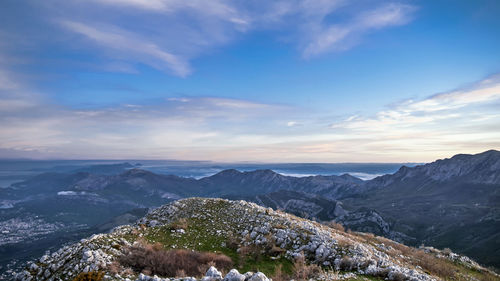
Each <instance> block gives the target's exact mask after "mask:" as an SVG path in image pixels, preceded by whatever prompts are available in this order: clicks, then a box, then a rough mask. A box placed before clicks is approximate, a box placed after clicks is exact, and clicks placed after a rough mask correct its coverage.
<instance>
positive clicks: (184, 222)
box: [170, 218, 189, 230]
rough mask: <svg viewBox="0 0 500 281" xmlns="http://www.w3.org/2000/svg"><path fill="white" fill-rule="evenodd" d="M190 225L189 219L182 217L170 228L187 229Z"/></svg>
mask: <svg viewBox="0 0 500 281" xmlns="http://www.w3.org/2000/svg"><path fill="white" fill-rule="evenodd" d="M188 227H189V223H188V220H187V219H185V218H180V219H178V220H176V221H174V222H172V223H171V224H170V229H171V230H177V229H187V228H188Z"/></svg>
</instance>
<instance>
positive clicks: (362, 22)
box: [303, 3, 416, 57]
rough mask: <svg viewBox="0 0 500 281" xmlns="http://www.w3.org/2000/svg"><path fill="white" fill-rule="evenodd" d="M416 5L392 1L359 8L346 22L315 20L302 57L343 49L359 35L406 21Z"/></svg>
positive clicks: (350, 44)
mask: <svg viewBox="0 0 500 281" xmlns="http://www.w3.org/2000/svg"><path fill="white" fill-rule="evenodd" d="M415 9H416V8H415V7H414V6H411V5H407V4H398V3H391V4H387V5H383V6H380V7H376V8H374V9H373V10H369V11H361V12H360V13H359V14H357V15H355V16H354V17H353V18H352V19H350V20H349V21H348V22H346V23H336V24H331V25H328V24H324V23H321V22H319V23H316V24H313V25H312V28H310V29H311V30H310V31H312V32H309V33H308V34H309V35H308V36H309V41H310V42H309V43H307V45H306V47H305V48H304V50H303V55H304V56H305V57H311V56H317V55H319V54H322V53H325V52H328V51H339V50H345V49H348V48H350V47H352V45H353V44H354V42H353V40H356V39H358V37H359V36H361V35H362V34H364V33H366V32H368V31H371V30H376V29H380V28H384V27H388V26H395V25H402V24H405V23H407V22H409V21H410V20H411V18H412V16H413V12H414V11H415Z"/></svg>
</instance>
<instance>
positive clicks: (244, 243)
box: [15, 198, 498, 281]
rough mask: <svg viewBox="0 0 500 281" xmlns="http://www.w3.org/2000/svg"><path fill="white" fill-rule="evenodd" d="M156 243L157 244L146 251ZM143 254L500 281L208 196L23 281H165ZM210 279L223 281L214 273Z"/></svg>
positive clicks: (335, 272) (89, 245)
mask: <svg viewBox="0 0 500 281" xmlns="http://www.w3.org/2000/svg"><path fill="white" fill-rule="evenodd" d="M152 243H157V244H156V245H155V246H144V245H148V244H149V245H151V244H152ZM141 247H143V248H141ZM140 249H143V250H141V251H142V252H141V255H142V256H141V258H144V254H147V253H156V256H168V255H169V254H171V253H178V254H179V253H183V255H184V256H185V255H190V254H189V253H190V252H179V251H177V252H175V251H173V250H174V249H189V250H195V251H197V252H191V253H198V252H200V253H204V252H214V253H218V254H219V256H213V254H212V257H217V260H218V261H221V260H223V259H222V254H224V255H226V256H227V257H229V258H230V260H226V264H227V263H230V264H232V266H234V267H235V268H237V269H238V270H241V271H243V272H245V271H261V272H264V273H265V274H267V275H268V276H271V275H273V276H275V279H280V280H286V279H290V278H295V279H296V280H303V279H309V278H313V279H321V280H338V279H344V280H347V279H352V280H364V279H363V278H367V279H369V280H382V279H384V278H386V280H439V279H441V278H454V279H455V280H498V275H495V274H493V273H491V272H489V271H488V270H486V269H484V268H482V267H480V266H479V265H477V264H476V263H474V262H473V261H471V260H470V259H468V258H466V257H461V256H458V255H456V254H453V253H449V252H447V253H444V252H440V251H437V250H435V249H432V248H426V249H420V250H417V249H413V248H409V247H406V246H403V245H401V244H398V243H395V242H392V241H390V240H388V239H385V238H380V237H374V236H373V235H368V234H362V233H346V232H343V231H341V230H337V229H334V228H331V227H328V226H325V225H322V224H319V223H316V222H312V221H309V220H305V219H302V218H298V217H295V216H293V215H290V214H287V213H282V212H277V211H273V210H272V209H270V208H263V207H260V206H258V205H256V204H253V203H247V202H245V201H228V200H223V199H203V198H190V199H183V200H179V201H175V202H173V203H171V204H168V205H164V206H162V207H160V208H158V209H155V210H153V211H151V212H150V213H149V214H148V215H147V216H146V217H144V218H143V219H141V220H139V222H138V223H137V224H135V225H130V226H122V227H118V228H117V229H115V230H114V231H113V232H112V233H110V234H99V235H94V236H92V237H91V238H89V239H85V240H82V241H80V242H79V243H76V244H73V245H70V246H66V247H64V248H61V249H60V250H58V251H56V252H54V253H52V254H50V255H45V256H43V257H42V258H41V259H40V260H38V261H34V262H32V263H30V264H29V265H28V266H27V268H26V270H24V271H23V272H20V273H19V274H17V275H16V277H15V279H16V280H72V279H73V278H74V277H76V276H77V275H78V274H80V273H81V272H87V273H88V272H94V273H95V274H101V275H102V277H103V280H127V279H125V278H128V279H129V280H160V278H159V277H155V278H156V279H155V278H153V277H148V276H146V273H147V274H155V273H157V272H160V271H158V270H159V269H157V268H156V267H153V266H150V267H148V268H147V270H146V269H143V270H142V272H141V271H140V270H137V269H138V268H139V269H140V268H142V267H140V266H138V265H137V264H136V263H134V266H132V267H130V266H127V265H130V264H127V262H129V263H130V259H127V258H124V256H125V257H126V256H127V255H133V253H134V252H137V251H139V250H140ZM168 250H171V251H168ZM160 253H161V255H160ZM199 255H201V254H199ZM174 261H175V259H167V262H169V263H172V262H174ZM134 262H135V261H134ZM149 262H150V263H152V264H154V262H155V261H154V260H153V261H151V260H149ZM215 264H217V262H216V263H215ZM227 269H229V268H227ZM313 269H314V270H313ZM155 270H156V271H155ZM339 270H341V271H342V273H339ZM231 272H232V273H231V274H232V275H231V274H230V275H231V276H233V277H234V276H236V277H237V278H236V277H235V278H236V279H227V280H240V281H244V280H249V281H265V280H267V278H266V277H265V276H264V275H263V274H261V273H260V274H261V275H259V274H253V273H248V274H246V275H237V274H236V271H235V270H233V271H231ZM306 273H307V274H306ZM179 274H182V273H179ZM238 274H239V273H238ZM231 276H230V277H231ZM162 277H174V276H162ZM195 277H201V276H195ZM226 277H227V276H226ZM211 278H212V279H211ZM380 278H382V279H380ZM162 280H163V279H162ZM184 280H186V278H184ZM203 280H204V281H208V280H212V281H215V280H222V277H221V275H220V274H218V273H217V272H216V271H215V269H213V268H210V269H209V270H208V274H207V276H205V277H204V278H203Z"/></svg>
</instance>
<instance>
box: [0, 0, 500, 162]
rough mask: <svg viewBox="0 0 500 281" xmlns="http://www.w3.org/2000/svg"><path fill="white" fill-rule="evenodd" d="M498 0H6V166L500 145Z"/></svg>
mask: <svg viewBox="0 0 500 281" xmlns="http://www.w3.org/2000/svg"><path fill="white" fill-rule="evenodd" d="M499 14H500V2H499V1H496V0H478V1H459V0H457V1H444V0H442V1H440V0H438V1H436V0H432V1H416V0H415V1H372V0H350V1H348V0H331V1H329V0H275V1H269V0H245V1H243V0H241V1H240V0H211V1H205V0H87V1H83V0H73V1H67V0H44V1H35V0H21V1H19V0H4V1H1V2H0V158H35V159H56V158H57V159H179V160H211V161H218V162H241V161H250V162H325V163H326V162H427V161H433V160H435V159H438V158H444V157H450V156H453V155H454V154H458V153H478V152H482V151H485V150H489V149H500V17H499V16H498V15H499Z"/></svg>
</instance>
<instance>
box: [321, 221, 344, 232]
mask: <svg viewBox="0 0 500 281" xmlns="http://www.w3.org/2000/svg"><path fill="white" fill-rule="evenodd" d="M325 225H326V226H328V227H329V228H333V229H335V230H338V231H342V232H345V228H344V226H343V225H341V224H340V223H337V222H335V221H329V222H327V223H325Z"/></svg>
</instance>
